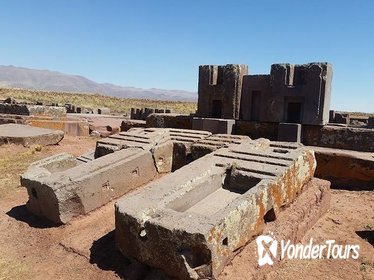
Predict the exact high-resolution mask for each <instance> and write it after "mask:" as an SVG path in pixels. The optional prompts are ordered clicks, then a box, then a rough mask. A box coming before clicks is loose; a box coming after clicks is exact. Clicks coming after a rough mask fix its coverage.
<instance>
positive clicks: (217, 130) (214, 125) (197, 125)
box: [192, 118, 235, 134]
mask: <svg viewBox="0 0 374 280" xmlns="http://www.w3.org/2000/svg"><path fill="white" fill-rule="evenodd" d="M234 125H235V120H234V119H210V118H193V120H192V129H196V130H205V131H209V132H211V133H213V134H231V133H232V132H233V127H234Z"/></svg>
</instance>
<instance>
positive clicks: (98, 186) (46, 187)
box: [21, 148, 157, 223]
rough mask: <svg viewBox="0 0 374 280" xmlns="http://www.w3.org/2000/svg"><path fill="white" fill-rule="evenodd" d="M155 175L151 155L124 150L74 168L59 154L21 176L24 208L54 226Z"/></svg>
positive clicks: (74, 163) (71, 160)
mask: <svg viewBox="0 0 374 280" xmlns="http://www.w3.org/2000/svg"><path fill="white" fill-rule="evenodd" d="M156 174H157V170H156V167H155V165H154V161H153V157H152V153H151V152H150V151H145V150H142V149H139V148H128V149H124V150H121V151H118V152H116V153H113V154H109V155H107V156H105V157H100V158H98V159H95V160H93V161H90V162H87V163H85V164H78V163H77V161H76V159H75V157H73V156H72V155H68V154H60V155H56V156H52V157H49V158H46V159H44V160H41V161H38V162H36V163H34V164H33V165H31V166H30V167H29V169H28V170H27V171H26V172H25V173H24V174H23V175H22V176H21V185H22V186H24V187H26V188H27V192H28V194H29V201H28V202H27V208H28V209H29V211H31V212H32V213H34V214H36V215H39V216H44V217H46V218H47V219H49V220H51V221H53V222H55V223H66V222H68V221H69V220H70V219H71V218H73V217H75V216H78V215H82V214H85V213H88V212H90V211H92V210H94V209H96V208H98V207H100V206H102V205H104V204H106V203H108V202H109V201H110V200H112V199H113V198H116V197H118V196H121V195H123V194H124V193H126V192H128V191H130V190H132V189H134V188H136V187H138V186H140V185H142V184H145V183H147V182H149V181H151V180H152V179H153V178H154V177H155V176H156Z"/></svg>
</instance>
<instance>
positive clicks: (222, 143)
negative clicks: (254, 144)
mask: <svg viewBox="0 0 374 280" xmlns="http://www.w3.org/2000/svg"><path fill="white" fill-rule="evenodd" d="M248 140H250V138H249V137H248V136H241V135H228V134H213V135H211V136H209V137H207V138H204V139H201V140H198V141H196V142H195V143H194V144H193V145H192V147H191V153H192V158H193V159H198V158H201V157H203V156H205V155H207V154H210V153H211V152H213V151H215V150H217V149H219V148H223V147H227V146H228V145H233V144H237V145H239V144H241V143H243V142H245V141H248ZM264 140H265V139H264Z"/></svg>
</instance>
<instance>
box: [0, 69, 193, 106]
mask: <svg viewBox="0 0 374 280" xmlns="http://www.w3.org/2000/svg"><path fill="white" fill-rule="evenodd" d="M0 87H10V88H24V89H34V90H47V91H61V92H81V93H100V94H104V95H109V96H115V97H123V98H140V99H154V100H175V101H196V100H197V93H196V92H190V91H184V90H166V89H156V88H151V89H143V88H135V87H124V86H118V85H114V84H109V83H97V82H95V81H92V80H89V79H87V78H85V77H83V76H78V75H69V74H64V73H60V72H56V71H50V70H37V69H30V68H24V67H16V66H1V65H0Z"/></svg>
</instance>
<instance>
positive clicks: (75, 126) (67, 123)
mask: <svg viewBox="0 0 374 280" xmlns="http://www.w3.org/2000/svg"><path fill="white" fill-rule="evenodd" d="M25 122H26V123H27V124H29V125H31V126H35V127H41V128H48V129H55V130H61V131H64V133H65V135H70V136H89V125H88V122H87V121H85V120H81V119H78V118H66V117H60V118H52V117H40V116H36V117H35V116H30V117H28V118H27V120H26V121H25Z"/></svg>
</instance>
